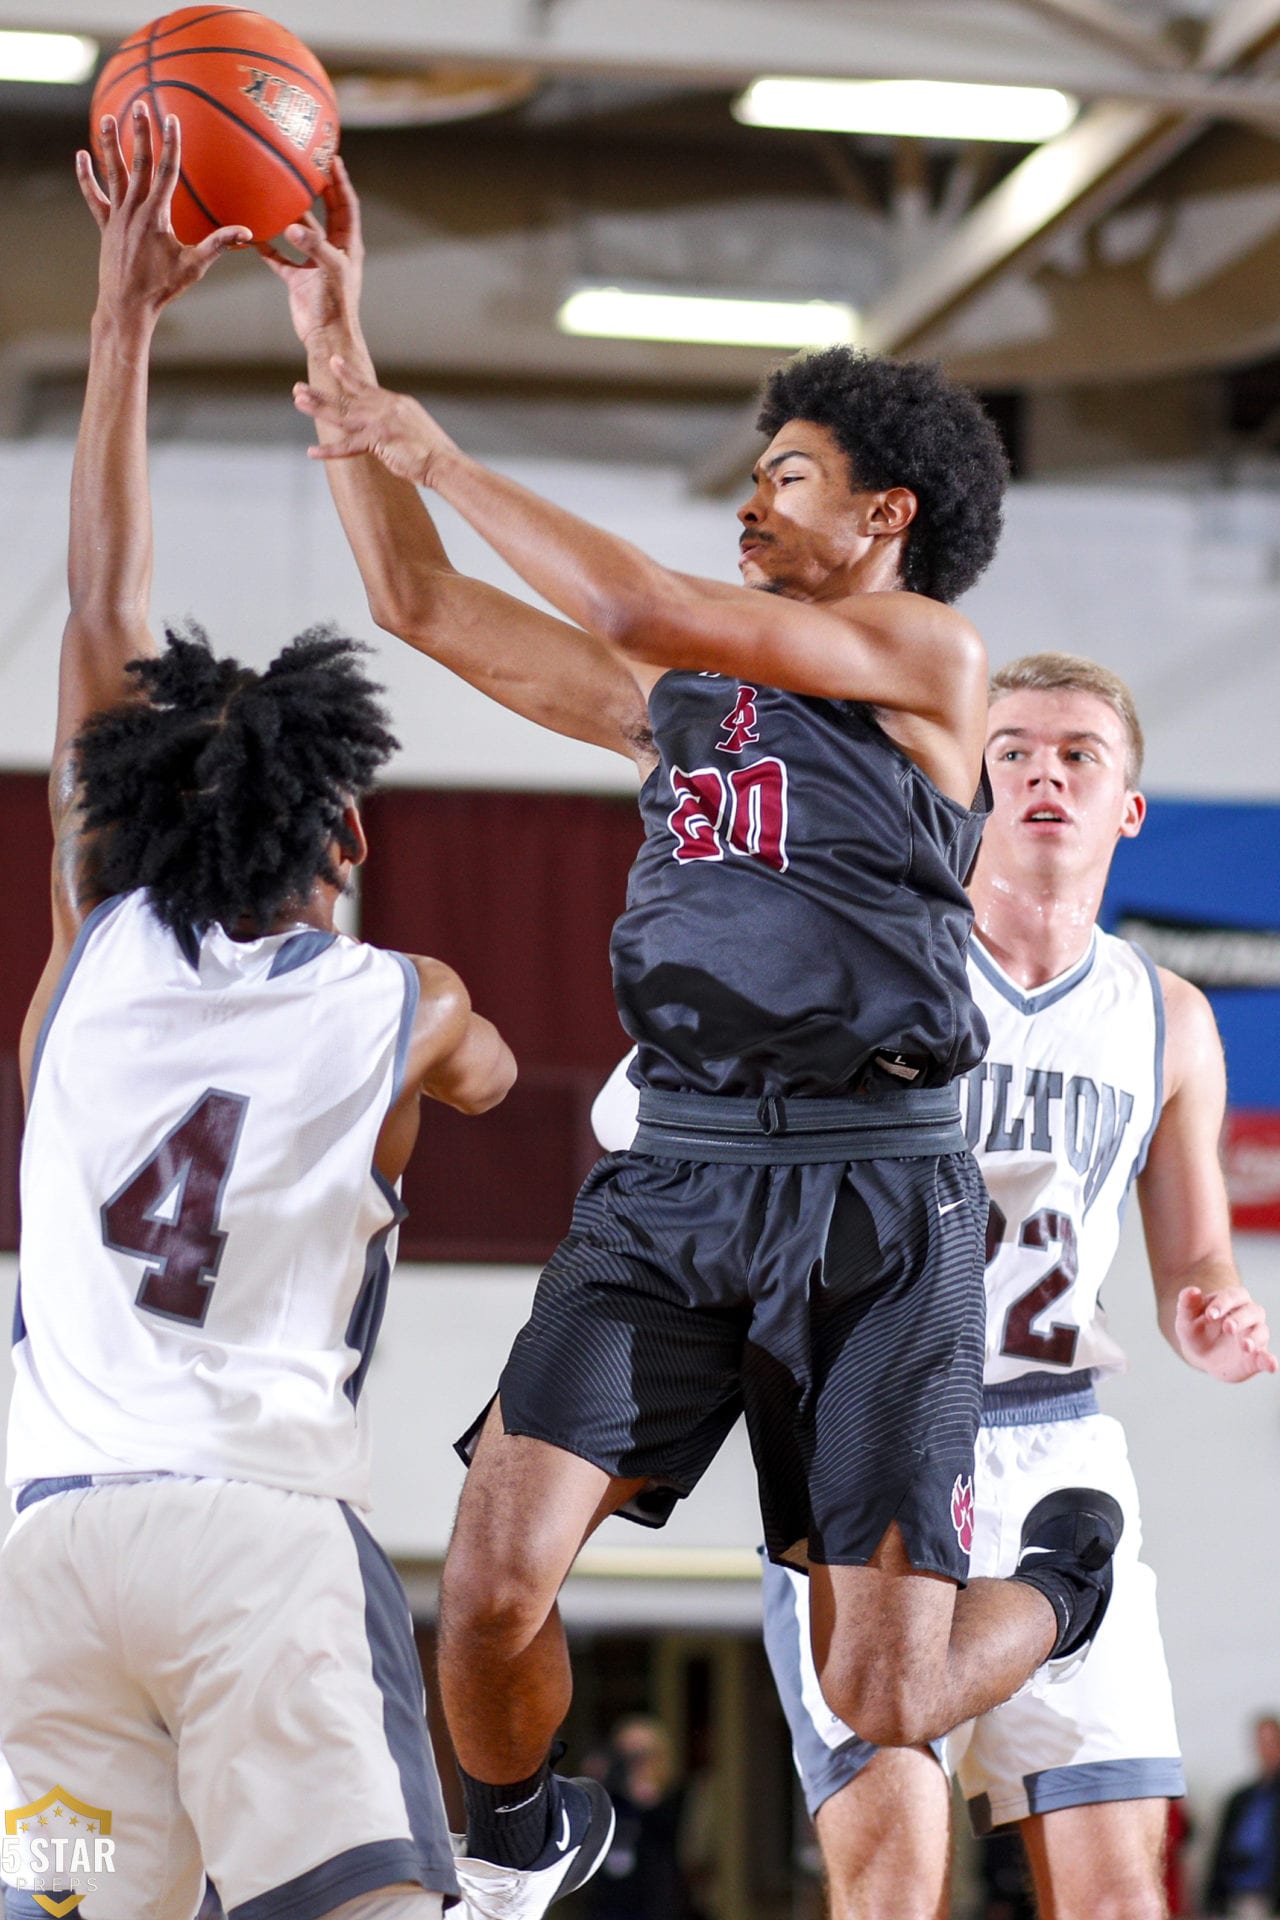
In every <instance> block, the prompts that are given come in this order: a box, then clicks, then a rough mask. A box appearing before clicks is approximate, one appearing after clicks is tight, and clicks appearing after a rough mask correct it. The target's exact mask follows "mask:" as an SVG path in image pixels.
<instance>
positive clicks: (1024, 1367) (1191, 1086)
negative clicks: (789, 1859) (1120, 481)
mask: <svg viewBox="0 0 1280 1920" xmlns="http://www.w3.org/2000/svg"><path fill="white" fill-rule="evenodd" d="M987 764H988V767H989V769H990V773H991V780H992V785H993V787H994V789H995V806H994V808H993V811H992V815H991V819H990V821H989V822H988V825H987V830H986V833H985V835H984V838H983V842H982V851H981V854H980V855H979V859H978V866H977V869H976V872H975V874H974V877H973V881H972V883H971V889H970V890H971V893H972V897H973V902H974V907H975V909H976V915H977V919H976V926H975V931H974V936H973V939H972V940H971V942H970V947H969V975H970V981H971V983H972V986H973V989H974V995H975V998H976V999H977V1001H978V1004H979V1006H980V1007H981V1009H982V1011H983V1013H984V1014H985V1016H986V1019H987V1023H988V1025H989V1027H990V1029H991V1046H990V1050H989V1052H988V1055H987V1058H986V1059H985V1060H984V1061H983V1062H982V1064H981V1065H980V1066H977V1067H975V1068H974V1069H973V1070H972V1071H971V1073H970V1075H969V1078H968V1084H967V1089H966V1094H967V1098H966V1102H965V1115H966V1131H967V1133H968V1137H969V1141H970V1143H971V1145H972V1146H973V1147H974V1149H975V1151H976V1153H977V1155H978V1162H979V1165H980V1166H981V1168H982V1172H983V1177H984V1179H985V1181H986V1184H987V1187H988V1189H989V1191H990V1194H991V1203H992V1204H991V1215H990V1223H989V1226H988V1233H987V1343H986V1366H985V1373H984V1380H985V1386H984V1391H983V1412H982V1429H981V1433H980V1436H979V1444H978V1458H977V1472H976V1476H975V1486H976V1510H975V1515H974V1539H973V1567H974V1570H975V1572H978V1573H981V1574H986V1575H997V1576H998V1575H1000V1574H1002V1573H1005V1572H1007V1571H1009V1569H1010V1568H1011V1567H1012V1565H1013V1560H1014V1555H1015V1553H1016V1543H1017V1540H1018V1536H1019V1530H1020V1528H1021V1525H1022V1521H1023V1517H1024V1515H1025V1514H1026V1512H1027V1510H1028V1508H1030V1507H1031V1506H1032V1505H1034V1503H1035V1502H1036V1501H1037V1500H1038V1499H1039V1498H1040V1496H1041V1494H1042V1493H1043V1491H1044V1489H1045V1488H1046V1487H1052V1486H1059V1485H1062V1484H1063V1483H1064V1482H1070V1481H1073V1480H1080V1479H1084V1480H1088V1481H1089V1482H1090V1483H1091V1484H1093V1485H1096V1486H1100V1487H1104V1488H1106V1489H1107V1491H1108V1492H1110V1493H1111V1494H1112V1495H1113V1497H1114V1498H1115V1499H1116V1500H1117V1501H1118V1503H1119V1504H1120V1506H1121V1507H1122V1509H1123V1511H1124V1515H1125V1527H1124V1535H1123V1538H1122V1540H1121V1542H1120V1546H1119V1548H1118V1551H1117V1553H1116V1558H1115V1588H1114V1592H1113V1595H1112V1600H1111V1605H1110V1608H1109V1610H1108V1613H1107V1618H1106V1621H1105V1623H1104V1624H1103V1626H1102V1628H1101V1630H1100V1632H1099V1633H1098V1636H1097V1638H1096V1639H1095V1640H1094V1642H1093V1644H1092V1645H1091V1646H1090V1647H1089V1648H1088V1650H1087V1651H1086V1652H1085V1653H1084V1654H1083V1656H1082V1657H1081V1659H1080V1660H1078V1661H1076V1662H1069V1663H1067V1665H1066V1667H1065V1669H1064V1670H1062V1671H1061V1672H1060V1673H1053V1674H1051V1675H1042V1676H1039V1677H1037V1678H1036V1679H1034V1680H1033V1681H1032V1682H1031V1684H1030V1685H1029V1686H1028V1687H1025V1688H1024V1689H1023V1690H1022V1692H1021V1693H1019V1694H1018V1695H1017V1696H1016V1697H1015V1698H1014V1699H1012V1700H1010V1701H1008V1702H1006V1703H1005V1704H1004V1705H1002V1706H998V1707H996V1708H995V1709H994V1710H993V1711H991V1712H988V1713H987V1714H985V1715H983V1716H982V1717H981V1718H980V1719H977V1720H975V1721H973V1722H971V1723H970V1724H969V1725H968V1726H967V1727H964V1728H962V1729H960V1730H959V1731H958V1732H957V1733H955V1734H953V1735H952V1736H951V1738H950V1740H949V1741H948V1743H947V1747H948V1765H949V1766H950V1767H952V1768H954V1769H955V1770H956V1771H957V1772H958V1773H959V1777H960V1783H961V1786H962V1787H963V1790H964V1793H965V1796H966V1798H967V1800H968V1802H969V1808H970V1814H971V1818H972V1821H973V1825H974V1828H975V1830H976V1831H977V1832H979V1833H985V1832H988V1831H990V1830H991V1829H992V1828H993V1827H1000V1826H1006V1825H1009V1824H1012V1823H1014V1822H1016V1823H1017V1824H1018V1826H1019V1827H1020V1828H1021V1831H1022V1835H1023V1838H1024V1840H1025V1842H1026V1848H1027V1854H1028V1857H1029V1860H1030V1863H1031V1870H1032V1874H1033V1877H1034V1881H1035V1888H1036V1896H1037V1901H1038V1907H1039V1911H1040V1912H1041V1913H1042V1914H1052V1915H1053V1916H1055V1920H1159V1917H1160V1916H1162V1915H1163V1914H1164V1913H1165V1910H1166V1909H1165V1901H1164V1891H1163V1872H1162V1856H1163V1843H1164V1833H1165V1822H1166V1814H1167V1796H1169V1795H1178V1794H1181V1793H1182V1792H1183V1791H1184V1787H1183V1779H1182V1765H1181V1760H1180V1758H1179V1753H1178V1740H1177V1733H1176V1730H1175V1726H1174V1716H1173V1703H1172V1699H1171V1695H1170V1688H1169V1677H1168V1673H1167V1671H1166V1667H1165V1661H1164V1653H1163V1649H1162V1646H1161V1641H1160V1629H1159V1624H1158V1622H1157V1619H1156V1607H1155V1577H1154V1575H1153V1574H1152V1573H1151V1571H1150V1569H1149V1568H1148V1567H1146V1566H1145V1565H1143V1563H1142V1562H1141V1560H1140V1558H1139V1554H1140V1548H1141V1531H1140V1526H1139V1519H1138V1503H1137V1492H1136V1489H1135V1487H1134V1483H1133V1475H1132V1472H1131V1470H1130V1467H1129V1463H1128V1459H1127V1456H1126V1451H1125V1443H1124V1434H1123V1431H1122V1429H1121V1428H1120V1426H1119V1425H1118V1423H1117V1422H1116V1421H1115V1420H1113V1419H1112V1418H1110V1416H1108V1415H1105V1414H1102V1413H1100V1412H1099V1411H1098V1407H1097V1402H1096V1399H1095V1395H1094V1383H1095V1381H1096V1380H1098V1379H1099V1378H1101V1377H1104V1376H1105V1375H1107V1374H1109V1373H1112V1372H1115V1371H1116V1370H1117V1369H1118V1368H1119V1367H1121V1366H1122V1365H1123V1356H1122V1354H1121V1353H1120V1351H1119V1349H1118V1347H1117V1346H1116V1343H1115V1341H1114V1339H1113V1338H1112V1336H1111V1335H1110V1333H1109V1332H1108V1330H1107V1323H1106V1315H1105V1313H1104V1312H1103V1310H1102V1308H1101V1306H1100V1304H1099V1299H1098V1295H1099V1289H1100V1287H1101V1285H1102V1282H1103V1280H1104V1279H1105V1277H1106V1273H1107V1269H1108V1267H1109V1266H1110V1264H1111V1260H1112V1257H1113V1255H1114V1253H1115V1248H1116V1242H1117V1240H1118V1238H1119V1231H1120V1219H1121V1215H1122V1213H1123V1211H1124V1207H1125V1203H1126V1200H1127V1198H1128V1195H1129V1192H1130V1190H1131V1188H1133V1187H1134V1186H1135V1184H1136V1188H1137V1194H1138V1200H1139V1204H1140V1206H1141V1209H1142V1221H1143V1229H1144V1233H1145V1238H1146V1246H1147V1255H1148V1259H1149V1261H1150V1265H1151V1273H1152V1279H1153V1281H1154V1285H1155V1294H1156V1307H1157V1311H1158V1314H1159V1319H1160V1325H1161V1328H1162V1330H1163V1332H1164V1334H1165V1336H1166V1338H1167V1339H1168V1340H1169V1343H1170V1345H1171V1346H1172V1347H1173V1349H1174V1351H1175V1352H1176V1353H1178V1354H1179V1355H1180V1356H1181V1357H1182V1359H1184V1360H1185V1361H1186V1362H1187V1363H1188V1365H1190V1366H1193V1367H1197V1368H1199V1369H1201V1370H1202V1371H1203V1372H1205V1373H1207V1374H1210V1375H1212V1376H1213V1377H1214V1378H1216V1379H1219V1380H1225V1381H1243V1380H1249V1379H1252V1378H1253V1377H1254V1376H1255V1375H1257V1374H1273V1373H1275V1371H1276V1368H1277V1361H1276V1358H1275V1356H1274V1355H1273V1354H1272V1353H1271V1352H1270V1351H1269V1345H1268V1340H1269V1336H1268V1329H1267V1324H1266V1319H1265V1315H1264V1312H1263V1309H1262V1308H1261V1306H1260V1305H1259V1304H1258V1303H1257V1302H1256V1301H1254V1300H1253V1299H1251V1298H1250V1296H1249V1294H1248V1292H1247V1291H1246V1289H1245V1288H1244V1287H1243V1286H1242V1285H1241V1283H1240V1277H1239V1275H1238V1273H1237V1271H1236V1268H1235V1262H1234V1259H1233V1257H1232V1251H1231V1241H1230V1221H1229V1214H1228V1208H1227V1197H1226V1192H1225V1189H1224V1185H1223V1179H1222V1172H1221V1167H1220V1164H1219V1159H1218V1140H1219V1135H1220V1132H1221V1128H1222V1119H1223V1108H1224V1104H1225V1092H1226V1087H1225V1075H1224V1071H1223V1060H1222V1047H1221V1044H1220V1042H1219V1039H1218V1034H1217V1029H1216V1026H1215V1023H1214V1019H1213V1013H1212V1010H1211V1009H1210V1007H1209V1003H1208V1001H1207V1000H1206V999H1205V998H1204V996H1203V995H1202V994H1201V993H1200V992H1199V991H1198V990H1197V989H1196V988H1195V987H1193V986H1191V985H1190V984H1189V983H1188V982H1187V981H1185V980H1181V979H1179V978H1178V977H1177V976H1176V975H1175V974H1172V973H1169V972H1167V971H1166V970H1165V969H1164V968H1156V967H1153V966H1152V964H1151V963H1150V961H1149V960H1148V959H1147V958H1146V956H1145V955H1144V954H1143V953H1142V952H1141V951H1140V950H1139V949H1137V948H1135V947H1133V946H1131V945H1129V943H1128V942H1127V941H1124V940H1121V939H1117V938H1115V937H1113V936H1112V935H1109V934H1106V933H1103V932H1102V931H1101V930H1100V929H1099V928H1098V927H1097V926H1095V924H1094V922H1095V917H1096V914H1097V911H1098V907H1099V903H1100V902H1101V899H1102V894H1103V889H1104V887H1105V886H1106V881H1107V873H1108V870H1109V868H1110V865H1111V858H1112V854H1113V853H1114V850H1115V847H1116V845H1117V844H1118V842H1119V841H1120V840H1121V839H1128V838H1132V836H1133V835H1135V834H1136V833H1137V832H1138V831H1139V829H1140V827H1141V825H1142V821H1143V816H1144V813H1145V810H1146V809H1145V802H1144V800H1143V797H1142V794H1141V793H1140V791H1139V790H1138V783H1139V779H1140V777H1141V767H1142V734H1141V731H1140V728H1139V724H1138V718H1137V714H1136V712H1135V710H1134V704H1133V699H1132V696H1131V694H1130V692H1129V690H1128V688H1127V687H1126V686H1125V685H1124V683H1123V682H1122V681H1120V680H1118V679H1117V678H1116V677H1115V675H1114V674H1111V673H1108V672H1107V671H1106V670H1105V669H1104V668H1102V667H1098V666H1095V665H1094V664H1093V662H1091V661H1086V660H1080V659H1076V658H1073V657H1072V656H1069V655H1062V654H1040V655H1031V656H1029V657H1028V658H1026V659H1023V660H1018V661H1015V662H1014V663H1013V664H1012V665H1011V666H1007V667H1003V668H1001V669H1000V671H999V672H998V673H997V674H996V675H995V677H994V679H993V681H992V704H991V717H990V733H989V737H988V745H987ZM806 1614H807V1598H806V1595H805V1592H804V1585H803V1582H800V1581H796V1580H794V1579H793V1578H792V1577H791V1576H790V1575H789V1574H788V1573H786V1572H785V1571H783V1570H782V1569H780V1568H777V1567H767V1568H766V1570H765V1621H766V1643H767V1646H768V1651H769V1657H770V1660H771V1663H772V1666H773V1671H774V1676H775V1678H776V1680H777V1683H778V1687H779V1690H780V1693H781V1696H782V1700H783V1704H784V1706H785V1707H786V1710H787V1715H788V1719H789V1721H790V1723H791V1728H792V1732H793V1735H794V1742H795V1756H796V1763H797V1766H798V1768H799V1770H800V1774H801V1778H802V1781H803V1783H804V1789H805V1796H806V1799H807V1801H808V1804H809V1808H810V1811H811V1812H812V1813H813V1814H814V1815H815V1817H816V1824H817V1830H818V1836H819V1840H820V1842H821V1846H822V1852H823V1857H824V1860H825V1862H826V1867H827V1873H828V1878H829V1882H830V1889H831V1906H832V1912H833V1915H835V1916H836V1920H854V1917H855V1916H856V1917H857V1920H934V1916H935V1915H936V1914H938V1913H939V1912H941V1911H944V1910H945V1888H946V1882H947V1878H948V1875H947V1853H948V1834H949V1808H950V1794H949V1792H948V1787H947V1782H946V1779H945V1778H944V1775H943V1771H942V1769H941V1767H939V1766H938V1765H937V1764H936V1763H935V1761H934V1759H933V1757H932V1755H931V1754H930V1753H929V1751H928V1750H927V1749H924V1750H899V1751H896V1752H890V1751H888V1750H886V1751H883V1752H877V1751H876V1749H875V1748H874V1747H872V1746H870V1745H869V1744H868V1743H867V1742H866V1741H864V1740H860V1739H858V1737H857V1736H856V1735H855V1734H853V1733H851V1731H850V1729H849V1727H847V1726H846V1725H844V1724H843V1723H842V1722H841V1721H840V1720H839V1719H838V1718H837V1717H836V1715H834V1714H833V1713H832V1712H831V1710H830V1708H829V1707H827V1706H826V1704H825V1702H824V1701H823V1699H822V1695H821V1692H820V1691H819V1688H818V1685H817V1682H816V1678H815V1675H814V1671H813V1664H812V1661H811V1660H810V1658H809V1655H808V1649H807V1634H806V1631H805V1627H806Z"/></svg>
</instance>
